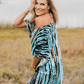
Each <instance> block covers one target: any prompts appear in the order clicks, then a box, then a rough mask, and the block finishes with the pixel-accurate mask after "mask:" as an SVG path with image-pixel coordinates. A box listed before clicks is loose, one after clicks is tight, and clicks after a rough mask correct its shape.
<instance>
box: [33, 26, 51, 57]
mask: <svg viewBox="0 0 84 84" xmlns="http://www.w3.org/2000/svg"><path fill="white" fill-rule="evenodd" d="M35 39H36V40H35V41H34V47H35V49H34V52H35V57H38V58H50V51H49V39H50V33H49V30H48V29H47V28H46V27H42V28H40V29H39V30H38V33H37V34H36V38H35Z"/></svg>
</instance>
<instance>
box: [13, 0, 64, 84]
mask: <svg viewBox="0 0 84 84" xmlns="http://www.w3.org/2000/svg"><path fill="white" fill-rule="evenodd" d="M29 12H30V13H32V18H31V19H30V20H23V19H24V18H25V16H26V15H27V14H28V13H29ZM57 21H58V17H57V10H56V8H55V6H54V3H53V1H52V0H32V2H31V7H28V8H27V9H26V10H25V12H23V13H21V14H20V15H19V16H18V17H17V18H16V19H15V21H14V22H13V26H15V27H18V28H19V27H25V26H27V29H28V31H29V38H30V39H31V47H32V54H33V58H34V60H33V64H32V67H33V68H34V69H35V73H34V75H33V77H32V78H31V79H30V81H29V83H28V84H62V82H63V65H62V59H61V52H60V47H59V40H58V36H57V32H56V28H55V24H56V23H57Z"/></svg>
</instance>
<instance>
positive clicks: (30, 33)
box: [24, 20, 32, 39]
mask: <svg viewBox="0 0 84 84" xmlns="http://www.w3.org/2000/svg"><path fill="white" fill-rule="evenodd" d="M24 21H25V24H26V26H27V30H28V32H29V38H30V39H31V36H32V31H31V24H30V23H29V22H28V21H27V20H24Z"/></svg>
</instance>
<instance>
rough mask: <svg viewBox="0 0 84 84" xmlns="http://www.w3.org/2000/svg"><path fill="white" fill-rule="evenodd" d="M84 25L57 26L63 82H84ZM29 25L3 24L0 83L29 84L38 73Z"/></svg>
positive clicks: (0, 50)
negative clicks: (35, 73)
mask: <svg viewBox="0 0 84 84" xmlns="http://www.w3.org/2000/svg"><path fill="white" fill-rule="evenodd" d="M83 32H84V28H75V29H74V28H71V29H68V28H65V29H57V33H58V37H59V43H60V48H61V53H62V61H63V70H64V81H63V84H84V33H83ZM28 37H29V35H28V32H27V29H26V28H15V27H13V26H12V25H11V24H0V84H26V83H27V82H28V81H29V79H30V78H31V77H32V75H33V73H34V69H33V68H32V61H33V56H32V53H31V41H30V39H29V38H28Z"/></svg>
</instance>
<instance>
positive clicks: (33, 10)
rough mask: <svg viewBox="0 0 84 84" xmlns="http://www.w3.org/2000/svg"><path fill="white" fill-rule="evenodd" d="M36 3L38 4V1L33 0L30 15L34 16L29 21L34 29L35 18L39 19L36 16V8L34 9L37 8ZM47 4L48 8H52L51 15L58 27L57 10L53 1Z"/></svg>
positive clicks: (49, 0)
mask: <svg viewBox="0 0 84 84" xmlns="http://www.w3.org/2000/svg"><path fill="white" fill-rule="evenodd" d="M35 2H36V0H31V8H30V13H31V14H32V16H31V19H30V20H28V21H29V22H30V23H31V24H32V27H33V26H34V25H35V18H36V17H37V16H36V14H35V8H34V7H35ZM47 3H48V6H49V7H50V9H49V13H51V14H52V16H53V20H54V23H55V25H56V23H57V22H58V13H57V9H56V7H55V5H54V2H53V0H47Z"/></svg>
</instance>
